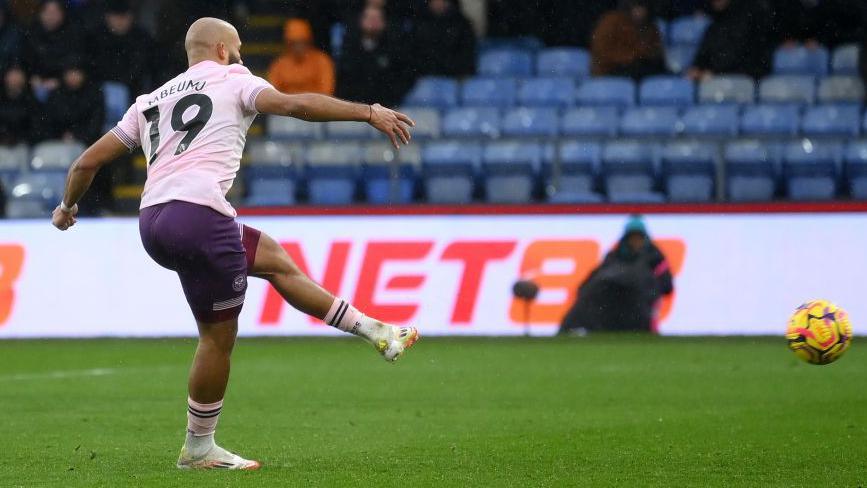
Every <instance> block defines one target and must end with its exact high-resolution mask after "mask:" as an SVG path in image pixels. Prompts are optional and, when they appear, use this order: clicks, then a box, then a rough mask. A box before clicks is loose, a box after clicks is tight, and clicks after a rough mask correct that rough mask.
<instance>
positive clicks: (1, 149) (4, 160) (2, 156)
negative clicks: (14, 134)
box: [0, 144, 30, 193]
mask: <svg viewBox="0 0 867 488" xmlns="http://www.w3.org/2000/svg"><path fill="white" fill-rule="evenodd" d="M29 158H30V149H29V148H28V147H27V145H25V144H19V145H17V146H0V184H2V185H3V187H4V188H5V189H6V190H7V193H8V190H9V189H10V188H11V187H12V183H13V182H14V181H15V179H16V178H17V177H18V175H19V174H21V173H23V172H24V171H26V170H27V163H28V161H29Z"/></svg>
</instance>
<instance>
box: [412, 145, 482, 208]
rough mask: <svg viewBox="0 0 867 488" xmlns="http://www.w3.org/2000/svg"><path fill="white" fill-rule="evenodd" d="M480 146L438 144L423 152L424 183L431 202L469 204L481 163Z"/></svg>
mask: <svg viewBox="0 0 867 488" xmlns="http://www.w3.org/2000/svg"><path fill="white" fill-rule="evenodd" d="M481 159H482V148H481V146H480V145H479V144H475V143H465V142H460V141H438V142H432V143H430V144H428V145H427V146H425V148H424V150H423V151H422V156H421V160H422V183H423V186H424V190H425V194H426V195H427V201H428V202H429V203H469V202H471V201H472V199H473V193H474V189H475V182H474V180H475V173H476V168H477V167H478V165H480V164H481Z"/></svg>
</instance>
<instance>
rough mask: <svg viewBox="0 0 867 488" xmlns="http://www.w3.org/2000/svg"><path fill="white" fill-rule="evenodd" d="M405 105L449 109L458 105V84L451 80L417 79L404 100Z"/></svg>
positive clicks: (435, 78)
mask: <svg viewBox="0 0 867 488" xmlns="http://www.w3.org/2000/svg"><path fill="white" fill-rule="evenodd" d="M404 104H405V105H416V106H420V107H436V108H449V107H454V106H455V105H457V104H458V83H457V81H455V80H453V79H451V78H439V77H425V78H421V79H419V80H418V81H417V82H416V83H415V86H414V87H413V89H412V91H410V92H409V94H408V95H407V96H406V99H405V100H404Z"/></svg>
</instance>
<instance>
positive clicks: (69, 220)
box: [51, 203, 78, 230]
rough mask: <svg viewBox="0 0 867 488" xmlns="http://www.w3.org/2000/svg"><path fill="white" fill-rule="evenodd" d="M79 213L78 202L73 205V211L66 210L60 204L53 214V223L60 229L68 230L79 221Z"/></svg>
mask: <svg viewBox="0 0 867 488" xmlns="http://www.w3.org/2000/svg"><path fill="white" fill-rule="evenodd" d="M77 213H78V204H77V203H76V204H75V205H73V206H72V211H71V212H64V211H63V210H62V209H61V208H60V205H58V206H57V208H55V209H54V212H53V213H52V214H51V223H52V224H54V226H55V227H57V228H58V229H60V230H66V229H68V228H70V227H72V226H73V225H75V223H76V222H77V220H76V218H75V215H76V214H77Z"/></svg>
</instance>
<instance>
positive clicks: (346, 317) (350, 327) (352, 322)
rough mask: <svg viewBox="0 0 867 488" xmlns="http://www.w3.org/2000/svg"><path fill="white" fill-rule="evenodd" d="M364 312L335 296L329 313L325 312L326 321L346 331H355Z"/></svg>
mask: <svg viewBox="0 0 867 488" xmlns="http://www.w3.org/2000/svg"><path fill="white" fill-rule="evenodd" d="M362 317H364V314H362V313H361V312H359V311H358V309H356V308H355V307H353V306H352V305H350V304H349V302H347V301H346V300H343V299H341V298H335V299H334V303H332V304H331V308H330V309H329V310H328V313H327V314H325V319H324V321H325V323H326V324H328V325H330V326H332V327H336V328H338V329H340V330H342V331H344V332H350V333H353V334H354V333H355V332H356V330H357V329H358V326H359V325H360V322H361V319H362Z"/></svg>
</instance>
